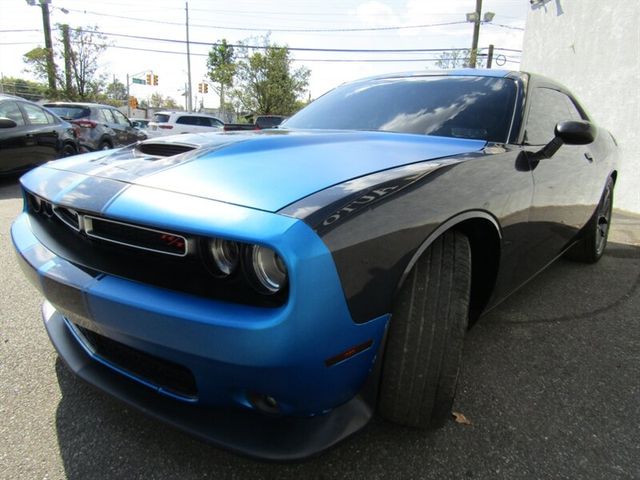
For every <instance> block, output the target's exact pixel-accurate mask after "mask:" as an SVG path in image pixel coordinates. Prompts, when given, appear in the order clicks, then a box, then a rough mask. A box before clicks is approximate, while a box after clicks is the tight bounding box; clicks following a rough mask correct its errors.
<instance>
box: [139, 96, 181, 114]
mask: <svg viewBox="0 0 640 480" xmlns="http://www.w3.org/2000/svg"><path fill="white" fill-rule="evenodd" d="M147 103H148V105H149V107H151V108H166V109H168V110H178V109H180V105H179V104H178V103H177V102H176V101H175V100H174V99H173V98H171V97H169V96H167V97H165V96H163V95H162V94H161V93H158V92H156V93H154V94H152V95H151V98H149V101H148V102H147Z"/></svg>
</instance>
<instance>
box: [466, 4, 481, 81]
mask: <svg viewBox="0 0 640 480" xmlns="http://www.w3.org/2000/svg"><path fill="white" fill-rule="evenodd" d="M481 18H482V0H476V11H475V17H474V19H473V41H472V43H471V55H470V56H469V68H476V58H477V57H478V37H480V21H481Z"/></svg>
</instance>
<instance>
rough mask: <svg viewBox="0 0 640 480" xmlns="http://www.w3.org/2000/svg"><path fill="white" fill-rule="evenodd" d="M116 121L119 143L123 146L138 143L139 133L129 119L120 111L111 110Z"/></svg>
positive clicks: (115, 128)
mask: <svg viewBox="0 0 640 480" xmlns="http://www.w3.org/2000/svg"><path fill="white" fill-rule="evenodd" d="M111 113H112V114H113V118H114V119H115V121H116V126H115V127H114V130H116V131H117V132H118V141H119V142H120V144H121V145H131V144H132V143H135V142H137V141H138V132H137V131H136V129H135V128H134V127H133V125H132V124H131V122H130V121H129V119H128V118H127V117H125V116H124V114H123V113H122V112H120V111H119V110H111Z"/></svg>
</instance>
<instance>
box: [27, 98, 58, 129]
mask: <svg viewBox="0 0 640 480" xmlns="http://www.w3.org/2000/svg"><path fill="white" fill-rule="evenodd" d="M22 108H23V109H24V112H25V113H26V114H27V119H28V120H29V123H30V124H31V125H48V124H49V119H48V118H47V115H46V113H45V111H44V110H42V109H41V108H40V107H36V106H35V105H30V104H28V103H23V104H22ZM52 118H53V117H52Z"/></svg>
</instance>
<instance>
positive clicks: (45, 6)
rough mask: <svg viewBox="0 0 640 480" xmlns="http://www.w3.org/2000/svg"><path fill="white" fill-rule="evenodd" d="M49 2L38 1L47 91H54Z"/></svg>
mask: <svg viewBox="0 0 640 480" xmlns="http://www.w3.org/2000/svg"><path fill="white" fill-rule="evenodd" d="M50 2H51V0H40V8H41V9H42V28H43V30H44V46H45V47H46V48H47V77H48V78H49V90H51V91H55V90H56V64H55V63H53V43H51V24H50V22H49V3H50Z"/></svg>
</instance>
